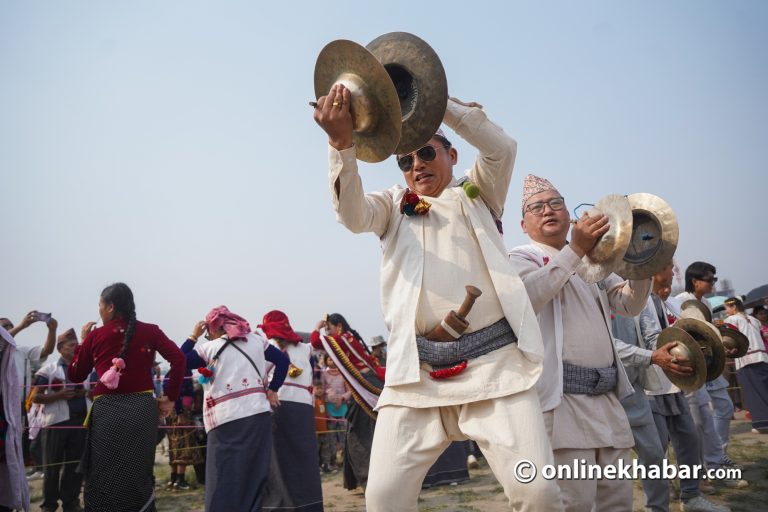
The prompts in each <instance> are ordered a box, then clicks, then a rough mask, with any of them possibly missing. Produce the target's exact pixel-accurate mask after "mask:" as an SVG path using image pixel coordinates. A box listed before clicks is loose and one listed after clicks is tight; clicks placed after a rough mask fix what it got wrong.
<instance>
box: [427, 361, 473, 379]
mask: <svg viewBox="0 0 768 512" xmlns="http://www.w3.org/2000/svg"><path fill="white" fill-rule="evenodd" d="M466 369H467V360H466V359H465V360H463V361H462V362H460V363H459V364H457V365H456V366H451V367H450V368H443V369H442V370H434V371H431V372H429V376H430V377H432V378H433V379H450V378H451V377H454V376H456V375H458V374H460V373H461V372H463V371H464V370H466Z"/></svg>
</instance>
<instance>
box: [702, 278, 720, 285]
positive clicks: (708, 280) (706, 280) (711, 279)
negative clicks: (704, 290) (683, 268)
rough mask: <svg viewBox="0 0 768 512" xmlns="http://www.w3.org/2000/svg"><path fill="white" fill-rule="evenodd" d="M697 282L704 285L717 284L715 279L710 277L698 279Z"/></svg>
mask: <svg viewBox="0 0 768 512" xmlns="http://www.w3.org/2000/svg"><path fill="white" fill-rule="evenodd" d="M699 281H704V282H705V283H709V284H715V283H716V282H717V278H716V277H710V278H708V279H699Z"/></svg>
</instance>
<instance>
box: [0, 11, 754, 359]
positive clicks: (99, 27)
mask: <svg viewBox="0 0 768 512" xmlns="http://www.w3.org/2000/svg"><path fill="white" fill-rule="evenodd" d="M766 27H768V3H766V2H762V1H734V2H725V1H718V2H712V1H692V0H691V1H674V2H670V1H666V0H665V1H644V2H616V1H579V2H572V1H568V2H533V1H531V2H451V1H442V2H438V3H426V2H414V1H408V2H394V1H390V2H367V3H363V2H355V3H352V2H347V3H344V2H341V3H340V2H334V3H330V4H328V3H326V4H323V3H317V2H307V3H302V2H272V3H267V2H249V1H221V2H192V1H185V2H173V1H165V2H154V1H152V2H137V1H132V2H106V1H104V2H96V1H92V2H77V1H67V2H53V1H50V2H43V1H39V2H28V1H4V2H2V4H0V176H1V177H2V192H3V199H2V201H0V227H2V233H3V242H4V243H3V250H2V256H0V272H1V273H2V274H1V278H2V283H3V288H2V294H0V316H9V317H11V318H12V319H13V321H14V322H18V321H19V319H20V318H21V317H22V316H23V314H24V313H25V312H27V311H28V310H30V309H39V310H41V311H51V312H53V314H54V315H55V316H56V317H57V318H58V319H59V321H60V326H61V328H62V329H66V328H68V327H70V326H74V327H76V328H77V329H78V331H79V327H80V326H81V325H82V324H83V323H85V322H86V321H87V320H95V319H96V318H97V309H96V307H97V301H98V296H99V293H100V291H101V289H102V288H103V287H104V286H105V285H107V284H109V283H111V282H114V281H125V282H127V283H128V284H129V285H130V286H131V287H132V288H133V290H134V294H135V296H136V303H137V310H138V315H139V318H140V319H142V320H144V321H148V322H153V323H157V324H159V325H160V326H161V327H162V328H163V329H164V330H165V332H166V333H167V334H168V335H169V336H170V337H172V338H174V339H176V340H178V341H179V342H180V341H182V340H183V339H184V337H185V336H186V335H187V334H188V333H189V331H190V329H191V327H192V325H193V324H194V323H195V321H196V320H198V319H200V318H202V317H203V315H204V314H205V313H206V312H207V311H208V310H209V309H210V308H211V307H213V306H216V305H218V304H226V305H228V306H229V307H230V308H231V309H233V310H234V311H237V312H239V313H241V314H242V315H243V316H246V317H247V318H249V319H250V320H251V324H252V325H253V326H254V327H255V326H256V324H258V323H259V320H260V319H261V317H262V315H263V314H264V313H265V312H267V311H268V310H270V309H282V310H283V311H285V312H286V313H287V314H288V315H289V317H290V318H291V321H292V323H293V325H294V327H295V328H296V329H298V330H310V329H311V328H312V327H313V325H314V324H315V322H316V321H317V320H318V319H320V318H321V317H322V316H323V315H324V314H325V313H326V312H340V313H342V314H344V315H346V317H347V318H348V319H349V321H350V323H351V324H352V325H353V327H355V328H356V329H357V330H358V331H360V333H361V334H362V335H363V336H364V337H366V338H368V337H370V336H373V335H375V334H386V333H385V331H384V325H383V321H382V315H381V309H380V301H379V262H380V250H379V244H378V241H377V239H376V237H375V236H374V235H370V234H369V235H353V234H351V233H349V232H347V231H346V230H345V229H344V228H343V227H342V226H340V225H339V224H337V223H336V221H335V217H334V214H333V211H332V208H331V204H330V193H329V186H328V183H327V158H326V147H327V146H326V137H325V136H324V134H323V132H322V131H321V130H320V129H319V128H318V127H317V126H316V125H315V123H314V122H313V120H312V111H311V109H310V108H309V107H308V106H307V101H308V100H310V99H313V70H314V64H315V59H316V58H317V55H318V53H319V52H320V50H321V49H322V47H323V46H324V45H325V44H326V43H328V42H330V41H332V40H334V39H351V40H353V41H356V42H358V43H360V44H363V45H365V44H367V43H368V42H369V41H371V40H372V39H374V38H375V37H377V36H379V35H381V34H383V33H386V32H392V31H407V32H412V33H414V34H416V35H418V36H420V37H422V38H423V39H425V40H426V41H428V42H429V43H430V45H432V47H433V48H434V49H435V50H436V51H437V53H438V54H439V55H440V58H441V59H442V61H443V65H444V66H445V69H446V73H447V78H448V86H449V91H450V94H452V95H454V96H457V97H459V98H462V99H464V100H467V101H478V102H480V103H482V104H483V105H485V109H486V111H487V112H488V114H489V116H490V117H491V119H493V120H494V121H495V122H497V123H498V124H500V125H501V126H502V127H503V128H504V129H505V130H506V131H507V132H508V133H509V134H511V135H512V136H514V137H515V138H516V139H517V140H518V142H519V148H518V150H519V152H518V158H517V164H516V166H515V174H514V176H513V181H512V186H511V189H510V193H509V198H508V201H507V206H508V210H507V214H506V215H505V218H504V220H505V230H506V233H505V240H506V242H507V245H508V246H509V247H513V246H515V245H518V244H520V243H524V242H525V241H526V239H525V238H524V236H523V235H522V233H521V231H520V228H519V225H518V224H519V213H518V211H519V201H520V194H521V190H522V179H523V177H524V176H525V175H526V174H527V173H529V172H534V173H536V174H538V175H541V176H545V177H548V178H549V179H550V180H551V181H552V182H553V183H554V184H555V185H556V186H557V187H558V188H559V189H560V191H561V192H562V193H563V195H564V196H565V197H566V200H567V201H568V203H569V205H570V207H571V208H572V207H573V206H575V205H576V204H578V203H582V202H595V201H596V200H598V199H600V198H601V197H603V196H605V195H607V194H610V193H621V194H629V193H633V192H651V193H654V194H657V195H660V196H661V197H663V198H665V199H666V200H667V201H668V202H669V203H670V204H671V205H672V207H673V208H674V209H675V211H676V213H677V215H678V220H679V223H680V244H679V248H678V252H677V260H678V262H679V263H680V265H681V267H683V268H685V266H686V265H688V264H689V263H690V262H692V261H695V260H705V261H709V262H711V263H713V264H714V265H716V266H717V269H718V275H719V276H721V278H722V277H728V278H730V279H731V280H732V282H733V284H734V286H735V288H736V291H737V292H738V293H746V292H748V291H749V290H750V289H752V288H753V287H755V286H758V285H761V284H764V283H766V282H768V270H767V269H766V265H765V263H764V262H765V257H766V254H768V243H767V242H766V234H765V233H766V230H765V227H764V222H765V218H766V217H765V201H766V192H767V191H768V187H767V185H768V179H766V161H768V57H767V56H768V30H766ZM448 135H449V137H450V138H451V139H452V140H453V141H454V142H455V143H456V145H457V147H458V149H459V166H458V167H457V169H456V174H457V175H458V174H462V173H463V169H466V168H467V167H468V166H469V165H470V164H471V162H472V159H473V158H474V154H475V153H474V151H473V150H472V148H471V147H469V146H468V145H466V144H465V143H463V142H462V141H460V140H459V139H458V137H457V136H456V135H455V134H452V133H451V132H448ZM361 174H362V177H363V182H364V184H365V187H366V188H367V189H368V190H379V189H383V188H386V187H389V186H391V185H392V184H394V183H398V182H401V180H402V176H401V172H400V171H399V170H398V168H397V166H396V165H395V163H394V161H393V160H392V159H390V160H388V161H386V162H384V163H380V164H375V165H363V166H362V168H361ZM44 333H45V329H44V328H43V327H41V326H35V327H33V328H31V329H30V330H28V331H26V332H25V333H23V334H21V335H20V336H19V341H20V342H21V343H22V344H31V343H33V342H38V341H41V340H42V337H43V336H44Z"/></svg>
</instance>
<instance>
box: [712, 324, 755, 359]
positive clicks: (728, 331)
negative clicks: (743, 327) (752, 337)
mask: <svg viewBox="0 0 768 512" xmlns="http://www.w3.org/2000/svg"><path fill="white" fill-rule="evenodd" d="M718 328H719V329H720V335H721V336H722V337H723V346H724V347H725V348H726V349H728V350H733V349H734V348H735V349H736V353H735V354H734V355H732V356H729V355H727V354H726V357H732V358H734V359H735V358H737V357H744V356H745V355H747V352H748V351H749V338H747V337H746V336H745V335H744V333H742V332H741V331H740V330H739V329H738V327H736V326H735V325H731V324H724V325H721V326H719V327H718Z"/></svg>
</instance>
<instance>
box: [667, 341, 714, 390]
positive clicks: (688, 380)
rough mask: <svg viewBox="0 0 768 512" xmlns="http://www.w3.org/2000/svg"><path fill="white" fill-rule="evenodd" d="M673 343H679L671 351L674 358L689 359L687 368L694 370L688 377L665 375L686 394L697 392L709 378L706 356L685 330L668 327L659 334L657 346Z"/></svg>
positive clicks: (668, 373)
mask: <svg viewBox="0 0 768 512" xmlns="http://www.w3.org/2000/svg"><path fill="white" fill-rule="evenodd" d="M672 341H676V342H677V346H675V347H673V348H672V350H670V353H671V354H672V355H673V356H677V357H680V356H683V357H685V358H687V359H688V362H687V363H686V365H687V366H690V367H691V368H693V372H692V373H690V374H688V375H682V376H681V375H675V374H673V373H670V372H668V371H667V370H664V374H665V375H666V376H667V378H669V380H670V381H672V384H674V385H675V386H677V387H679V388H680V389H682V390H683V391H685V392H686V393H691V392H693V391H696V390H697V389H699V388H700V387H701V386H703V385H704V381H705V379H706V377H707V369H706V363H705V362H704V354H702V352H701V349H700V348H699V344H698V343H696V340H694V339H693V337H692V336H691V335H690V334H688V333H687V332H686V331H684V330H683V329H680V328H678V327H674V326H673V327H667V328H666V329H664V330H662V331H661V333H660V334H659V338H658V340H657V341H656V346H657V347H659V348H661V347H663V346H664V345H666V344H667V343H670V342H672Z"/></svg>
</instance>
